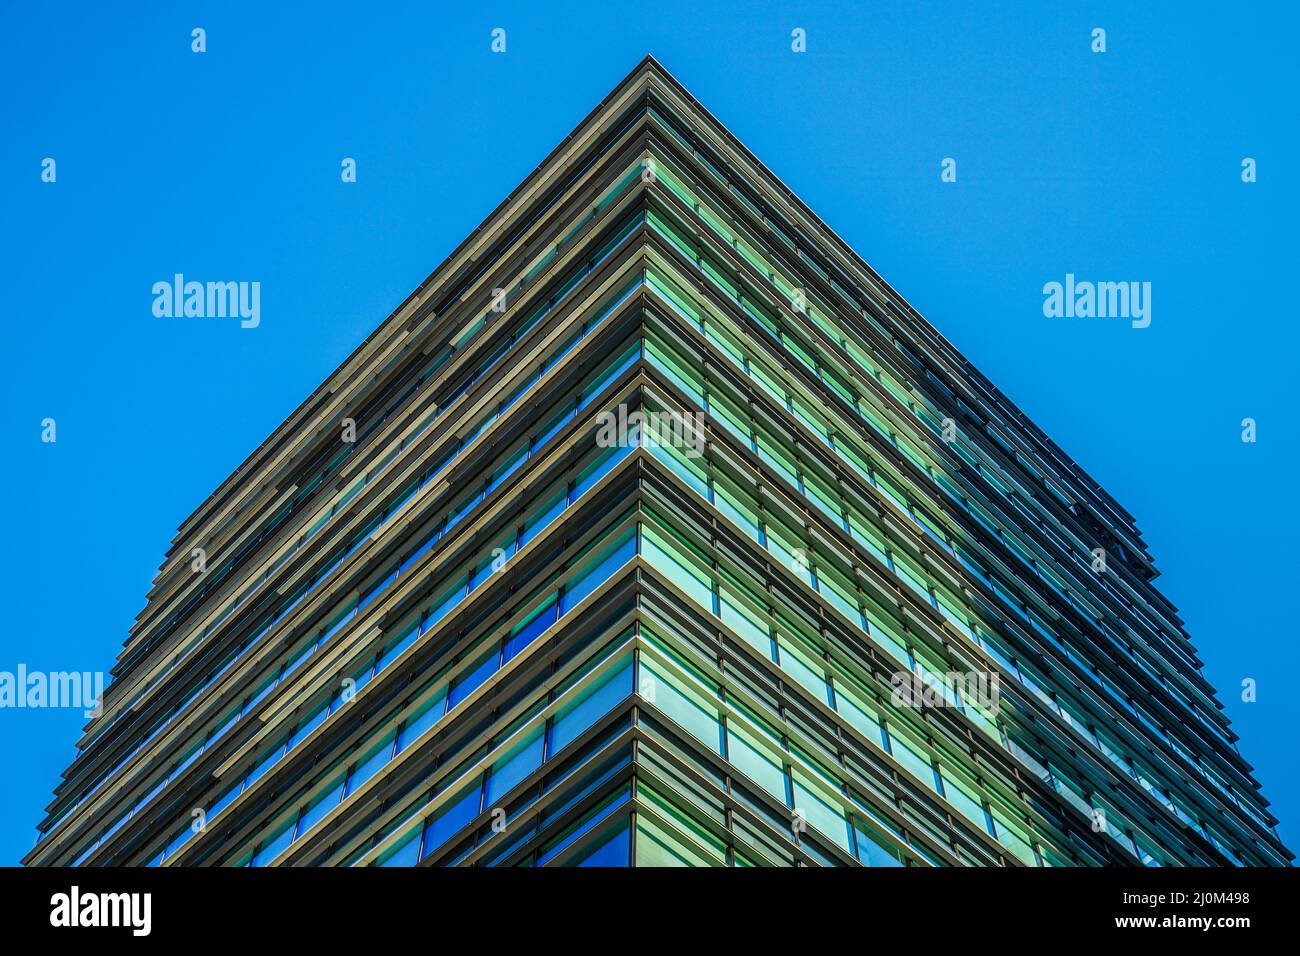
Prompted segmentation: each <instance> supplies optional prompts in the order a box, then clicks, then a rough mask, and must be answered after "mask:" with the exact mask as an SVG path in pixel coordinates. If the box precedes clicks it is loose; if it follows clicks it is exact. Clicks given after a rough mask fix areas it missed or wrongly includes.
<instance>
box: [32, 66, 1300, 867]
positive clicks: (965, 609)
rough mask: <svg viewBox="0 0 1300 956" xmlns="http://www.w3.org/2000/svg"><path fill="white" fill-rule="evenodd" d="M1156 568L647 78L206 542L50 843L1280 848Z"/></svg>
mask: <svg viewBox="0 0 1300 956" xmlns="http://www.w3.org/2000/svg"><path fill="white" fill-rule="evenodd" d="M665 422H668V423H673V424H675V425H676V426H683V427H678V428H677V429H676V430H671V429H668V430H665V429H664V428H662V427H660V426H662V425H663V423H665ZM349 423H351V429H350V428H349ZM611 423H618V425H619V427H618V428H616V429H611V427H610V424H611ZM611 435H612V438H611ZM197 548H202V549H203V551H204V553H205V554H206V556H207V563H206V567H205V569H204V570H201V571H196V570H195V565H194V563H193V560H192V557H193V553H194V550H195V549H197ZM1099 562H1102V563H1101V564H1100V566H1099ZM1154 577H1155V570H1154V567H1153V565H1152V562H1151V559H1150V557H1149V555H1148V553H1147V551H1146V547H1145V545H1144V543H1143V541H1142V539H1141V536H1140V535H1139V533H1138V531H1137V529H1136V528H1135V526H1134V523H1133V519H1132V518H1131V517H1130V516H1129V515H1128V514H1127V513H1126V512H1125V511H1124V510H1123V509H1122V508H1121V507H1120V505H1119V504H1118V503H1117V502H1115V501H1114V500H1113V499H1112V498H1110V496H1109V495H1107V494H1106V492H1105V491H1104V490H1103V489H1101V488H1100V487H1099V486H1098V485H1097V484H1096V483H1095V482H1094V481H1092V480H1091V479H1090V478H1089V477H1088V476H1087V475H1086V474H1085V473H1083V471H1082V470H1081V469H1080V468H1079V467H1078V466H1077V465H1076V464H1075V463H1073V462H1072V461H1071V460H1070V459H1069V458H1068V457H1067V456H1066V455H1065V453H1064V452H1063V451H1061V450H1060V449H1059V448H1058V447H1057V446H1056V445H1055V444H1054V443H1052V442H1051V441H1050V440H1049V439H1048V438H1047V437H1046V436H1045V435H1043V434H1042V432H1041V431H1039V430H1038V429H1037V428H1035V427H1034V426H1033V424H1032V423H1031V422H1029V421H1028V420H1027V419H1025V417H1024V416H1023V414H1021V413H1020V412H1019V411H1018V410H1017V409H1016V408H1015V407H1014V406H1012V405H1011V404H1010V403H1009V402H1008V401H1007V400H1006V399H1005V398H1004V397H1003V396H1001V395H1000V393H998V392H997V390H996V389H995V388H994V387H993V386H992V385H991V384H990V383H989V382H987V381H986V380H985V379H984V378H983V377H982V376H981V375H980V374H979V373H978V372H977V371H976V370H975V369H973V368H972V367H971V366H970V364H969V363H968V362H967V361H966V360H965V359H963V358H962V357H961V356H960V355H958V354H957V353H956V352H955V351H954V350H953V349H952V347H951V346H950V345H949V344H948V343H947V342H945V341H944V340H943V339H942V338H941V337H940V336H939V335H938V333H936V332H935V331H934V330H933V328H932V327H930V326H929V325H928V324H927V323H926V322H925V321H924V320H923V319H922V318H921V317H920V316H919V315H917V314H916V313H915V312H913V311H912V310H911V309H910V307H908V306H907V305H906V303H905V302H904V301H903V300H902V299H901V298H900V297H899V296H898V295H897V294H896V293H895V292H894V291H893V290H892V289H890V288H889V287H888V286H887V285H886V284H885V283H884V281H883V280H882V279H880V277H879V276H877V275H876V274H875V273H874V272H873V271H872V270H871V269H870V268H869V267H868V266H867V265H866V264H865V263H864V262H862V261H861V260H860V259H859V258H857V256H856V255H854V254H853V252H852V251H851V250H849V249H848V248H847V247H846V246H844V244H843V243H842V242H841V241H840V240H839V239H838V238H837V237H835V236H834V234H833V233H831V232H830V230H829V229H827V227H826V226H825V225H824V224H823V223H821V221H820V220H819V219H817V217H816V216H815V215H814V214H813V213H811V212H810V211H809V210H808V209H807V208H806V207H804V206H803V205H802V204H801V203H800V202H799V201H798V200H797V199H796V198H795V197H794V196H793V195H791V194H790V193H789V191H788V190H787V189H786V188H785V187H784V186H782V185H781V184H780V182H779V181H778V180H776V179H775V177H773V176H772V175H771V174H770V173H769V172H768V171H767V170H766V169H765V168H764V167H763V166H762V165H761V164H760V163H759V162H758V161H757V160H756V159H755V158H754V157H753V156H752V155H751V154H749V152H748V151H747V150H745V148H744V147H743V146H742V145H741V144H740V143H738V142H737V141H736V140H735V139H734V138H733V137H732V136H731V135H730V134H729V133H727V131H726V130H725V128H723V127H722V126H721V125H720V124H719V123H718V122H717V121H716V120H714V119H713V117H711V116H710V115H709V114H708V113H707V112H706V111H704V110H703V109H702V108H701V107H700V106H699V105H698V104H697V103H695V101H694V100H693V99H692V98H691V97H690V96H689V94H687V93H686V91H685V90H683V89H682V88H681V87H680V85H678V84H677V83H676V81H675V80H673V79H672V78H671V77H669V76H668V75H667V74H666V73H664V71H663V70H662V68H660V67H659V66H658V64H656V63H654V62H653V61H649V60H648V61H646V62H645V63H643V64H641V65H640V66H639V67H638V68H637V69H636V70H634V71H633V72H632V73H631V74H630V75H629V76H628V77H627V78H626V79H625V80H624V81H623V82H622V83H621V84H620V85H619V86H618V87H617V88H616V89H615V90H614V91H613V92H612V93H611V94H610V96H609V97H607V98H606V100H605V101H604V102H603V103H602V104H601V106H600V107H598V109H597V110H596V111H595V112H593V113H592V115H591V116H589V117H588V118H587V119H586V120H585V121H584V122H583V123H582V124H581V125H580V126H579V127H578V129H577V130H575V131H574V133H573V134H572V135H571V136H570V137H569V138H568V139H566V140H565V142H564V143H563V144H562V145H561V146H560V147H558V148H557V150H556V151H555V152H554V153H553V154H552V155H551V156H550V157H549V158H548V159H547V160H546V161H545V162H544V163H543V164H542V165H541V166H540V167H539V168H538V169H537V171H536V172H534V173H533V175H532V176H531V177H530V178H529V180H527V181H526V183H525V184H524V186H521V187H520V189H518V190H516V191H515V192H514V193H512V194H511V197H510V198H509V199H507V200H506V202H505V203H503V204H502V206H501V207H500V208H499V209H498V210H497V211H496V212H494V213H493V215H492V216H491V217H489V219H488V220H487V221H486V222H485V223H484V224H483V225H482V226H481V227H480V228H479V229H478V230H476V232H475V233H474V234H473V235H472V236H471V237H470V238H469V239H467V240H466V242H465V243H464V244H463V245H462V246H461V247H460V248H458V249H457V250H456V251H455V252H454V253H453V254H452V256H451V257H450V258H449V259H448V260H447V261H446V262H445V263H443V264H442V265H441V266H440V267H439V268H438V269H437V270H436V271H435V272H434V273H433V274H432V275H431V276H430V277H429V279H428V280H426V281H425V283H423V284H422V285H421V287H420V288H419V289H418V290H417V291H416V292H415V293H413V294H412V296H411V297H410V298H409V299H408V300H407V301H406V302H405V303H403V305H402V306H401V307H399V308H398V310H397V311H396V312H394V313H393V315H392V316H390V317H389V318H388V319H387V320H386V321H385V322H384V323H383V324H382V325H381V326H380V327H379V329H378V330H377V331H376V332H375V333H374V334H373V335H372V336H371V337H370V338H369V339H367V341H366V342H364V343H362V345H361V346H360V347H359V348H358V349H357V351H356V352H355V353H354V354H353V355H352V356H351V357H349V358H348V359H347V361H345V362H344V364H343V365H342V366H340V368H339V369H338V370H337V371H336V372H335V373H334V374H333V375H332V376H331V377H330V378H329V379H328V380H327V381H326V382H325V383H324V384H323V385H322V386H321V388H320V389H318V390H317V392H316V393H314V394H313V395H312V396H311V397H310V398H309V399H308V400H307V401H306V402H305V403H304V404H303V405H302V406H301V407H300V408H299V409H298V410H297V411H295V412H294V413H293V415H291V416H290V417H289V419H288V420H286V422H285V423H284V424H283V425H281V426H280V428H279V429H277V431H276V432H275V433H274V434H273V435H272V436H271V437H270V438H269V439H268V440H267V441H266V442H265V443H263V444H262V446H261V447H260V448H259V449H258V450H257V451H256V452H255V453H254V454H253V455H252V456H251V457H250V458H249V459H248V460H247V461H246V462H244V464H243V465H241V466H240V468H239V469H238V470H236V472H235V473H234V474H233V475H231V477H230V478H229V479H227V480H226V482H224V483H223V484H222V485H221V487H219V488H218V489H217V490H216V491H215V492H214V493H213V495H212V496H211V497H210V498H209V499H208V501H206V502H205V503H204V504H203V505H202V506H200V508H199V509H198V510H197V511H196V512H195V513H194V514H193V515H192V516H191V517H190V518H189V519H188V520H187V521H186V522H185V523H184V524H183V525H182V527H181V528H180V530H179V532H178V535H177V537H176V539H175V541H174V543H173V547H172V549H171V551H170V552H169V554H168V556H167V558H166V561H165V563H164V566H163V569H162V571H161V572H160V574H159V576H158V578H157V579H156V581H155V583H154V586H153V588H152V589H151V591H150V593H149V595H148V599H147V605H146V607H145V609H144V611H143V612H142V613H141V615H140V616H139V618H138V620H137V622H136V625H135V627H134V628H133V630H132V634H131V637H130V639H129V640H128V642H127V644H126V646H125V647H124V648H123V651H122V653H121V655H120V657H119V661H118V664H117V666H116V667H115V669H114V672H113V681H112V683H111V685H110V687H109V689H108V691H107V693H106V698H105V704H104V708H103V714H102V715H101V716H98V717H96V718H95V719H94V720H92V721H91V723H90V724H89V725H88V726H87V728H86V731H85V734H84V736H83V739H82V741H81V742H80V744H79V746H78V754H77V756H76V758H75V760H74V761H73V763H72V765H71V766H70V767H69V769H68V771H67V773H66V775H65V780H64V782H63V784H62V785H61V786H60V787H59V789H58V791H57V793H56V795H55V799H54V801H53V803H52V804H51V805H50V807H49V809H48V813H47V816H46V818H45V820H44V821H43V822H42V823H41V825H40V832H41V837H40V840H39V841H38V843H37V845H36V847H35V849H34V850H33V851H32V852H31V854H30V855H29V856H28V858H27V862H28V863H32V864H82V865H138V866H145V865H150V866H175V865H180V866H187V865H213V866H281V865H291V866H336V865H353V866H372V865H373V866H415V865H440V866H441V865H503V866H520V865H523V866H543V865H545V866H628V865H637V866H766V865H781V866H799V865H830V866H837V865H843V866H859V865H860V866H1103V865H1110V866H1165V865H1169V866H1186V865H1243V866H1250V865H1279V864H1284V863H1286V862H1288V861H1289V860H1290V859H1291V854H1290V853H1289V852H1288V851H1287V850H1286V848H1285V847H1283V846H1282V845H1281V844H1280V842H1279V841H1278V839H1277V837H1276V834H1275V833H1274V831H1273V825H1274V823H1275V820H1274V819H1273V817H1272V816H1271V815H1270V813H1269V811H1268V808H1267V802H1266V801H1265V800H1264V799H1263V798H1262V796H1261V795H1260V793H1259V788H1258V785H1257V784H1256V783H1255V781H1254V779H1253V777H1252V775H1251V773H1250V768H1249V766H1248V765H1246V764H1245V762H1244V761H1243V760H1242V759H1241V757H1240V756H1239V755H1238V754H1237V752H1236V749H1235V747H1234V746H1233V742H1234V740H1235V736H1234V735H1233V733H1232V732H1231V730H1230V729H1229V727H1228V725H1227V722H1226V720H1225V719H1224V717H1223V715H1222V712H1221V710H1220V708H1219V706H1218V704H1217V702H1216V700H1215V697H1214V690H1213V688H1212V687H1210V685H1209V684H1208V683H1207V682H1206V680H1205V679H1204V677H1203V676H1202V674H1201V665H1200V661H1199V660H1198V659H1197V657H1196V654H1195V651H1194V649H1193V648H1192V646H1191V643H1190V641H1189V639H1188V637H1187V635H1186V634H1185V633H1184V631H1183V630H1182V628H1181V625H1180V622H1179V620H1178V617H1177V614H1176V611H1175V609H1174V608H1173V607H1172V606H1171V605H1170V604H1169V602H1168V601H1167V600H1165V599H1164V598H1163V597H1162V596H1161V595H1160V594H1159V592H1158V591H1157V590H1156V589H1155V587H1154V586H1153V584H1152V580H1153V578H1154ZM954 675H965V676H966V677H967V678H971V679H974V680H975V683H972V682H971V680H967V681H966V682H964V683H963V682H962V681H954V680H953V677H954ZM900 688H925V689H926V690H927V694H928V696H926V698H925V699H924V700H923V701H921V702H920V703H918V698H917V697H916V696H909V694H907V693H900ZM989 688H992V691H993V692H992V693H988V692H987V691H988V689H989Z"/></svg>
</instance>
